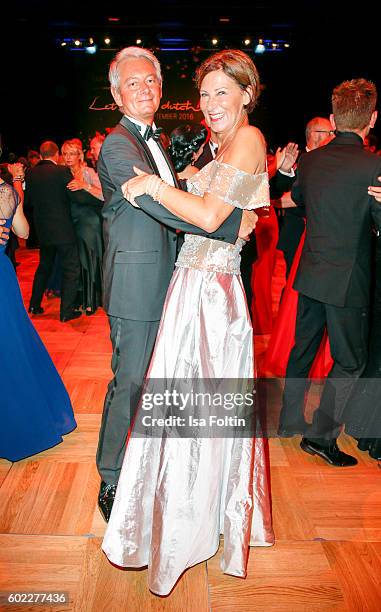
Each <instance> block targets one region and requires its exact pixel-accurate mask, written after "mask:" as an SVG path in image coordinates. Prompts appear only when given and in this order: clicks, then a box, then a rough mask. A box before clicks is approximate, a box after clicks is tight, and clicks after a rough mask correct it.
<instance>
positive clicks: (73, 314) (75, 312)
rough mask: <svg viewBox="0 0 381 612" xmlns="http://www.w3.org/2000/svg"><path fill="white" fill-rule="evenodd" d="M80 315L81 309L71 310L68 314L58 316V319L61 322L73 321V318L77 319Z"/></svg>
mask: <svg viewBox="0 0 381 612" xmlns="http://www.w3.org/2000/svg"><path fill="white" fill-rule="evenodd" d="M80 316H82V311H81V310H73V312H71V313H70V314H68V315H66V316H64V317H60V321H61V323H67V321H73V319H78V318H79V317H80Z"/></svg>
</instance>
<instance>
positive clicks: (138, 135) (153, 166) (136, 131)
mask: <svg viewBox="0 0 381 612" xmlns="http://www.w3.org/2000/svg"><path fill="white" fill-rule="evenodd" d="M119 123H120V124H121V125H122V126H123V127H124V128H125V129H126V130H128V131H129V132H130V134H132V135H133V136H135V138H136V139H137V140H138V142H139V144H140V145H141V146H142V148H143V150H144V153H145V154H146V157H147V160H148V165H149V166H150V167H151V169H152V170H153V172H154V174H157V175H159V176H160V174H159V169H158V167H157V165H156V162H155V160H154V158H153V156H152V153H151V151H150V149H149V146H148V145H147V143H146V141H145V140H144V138H143V136H142V135H141V133H140V131H139V129H138V128H137V127H136V125H135V124H134V123H132V121H130V120H129V119H127V117H125V116H123V117H122V118H121V120H120V122H119Z"/></svg>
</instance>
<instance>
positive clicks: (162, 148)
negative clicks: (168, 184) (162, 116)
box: [157, 140, 181, 189]
mask: <svg viewBox="0 0 381 612" xmlns="http://www.w3.org/2000/svg"><path fill="white" fill-rule="evenodd" d="M157 144H158V145H159V149H160V151H161V152H162V154H163V156H164V158H165V161H166V162H167V164H168V166H169V169H170V171H171V174H172V178H173V182H174V184H175V187H177V189H181V187H180V183H179V179H178V178H177V174H176V170H175V169H174V167H173V164H172V160H171V158H170V157H169V155H168V153H167V151H166V150H165V148H164V147H163V145H162V144H161V140H158V141H157Z"/></svg>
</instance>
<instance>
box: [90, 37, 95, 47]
mask: <svg viewBox="0 0 381 612" xmlns="http://www.w3.org/2000/svg"><path fill="white" fill-rule="evenodd" d="M89 44H90V45H93V44H94V38H91V36H90V38H89Z"/></svg>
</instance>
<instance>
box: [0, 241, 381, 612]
mask: <svg viewBox="0 0 381 612" xmlns="http://www.w3.org/2000/svg"><path fill="white" fill-rule="evenodd" d="M37 259H38V252H37V251H26V250H24V249H21V250H20V251H19V252H18V260H19V261H20V262H21V265H20V266H19V268H18V277H19V281H20V285H21V288H22V292H23V296H24V300H25V303H26V304H28V299H29V295H30V290H31V282H32V278H33V273H34V269H35V267H36V264H37ZM280 271H281V264H278V266H277V271H276V272H277V274H276V276H275V279H274V300H275V306H276V301H277V296H279V293H280V289H281V285H282V280H281V274H280ZM44 306H45V307H46V312H45V314H44V315H43V316H41V317H38V318H35V319H34V324H35V326H36V328H37V330H38V332H39V333H40V335H41V337H42V338H43V340H44V342H45V344H46V346H47V348H48V350H49V351H50V354H51V355H52V358H53V360H54V362H55V364H56V366H57V368H58V370H59V372H60V374H61V375H62V377H63V380H64V382H65V384H66V386H67V389H68V390H69V393H70V396H71V398H72V401H73V405H74V408H75V413H76V418H77V421H78V428H77V429H76V430H75V431H74V432H73V433H71V434H70V435H68V436H66V438H65V440H64V442H63V443H62V444H60V445H58V446H56V447H55V448H53V449H51V450H49V451H46V452H44V453H41V454H39V455H35V456H34V457H31V458H30V459H26V460H24V461H20V462H17V463H14V464H11V463H9V462H7V461H4V460H2V461H0V508H1V510H0V591H12V590H17V591H23V592H30V591H32V592H39V591H42V590H43V591H67V592H68V593H69V598H70V601H69V604H67V605H63V604H61V605H58V606H54V607H52V606H49V605H41V604H40V605H35V606H32V605H28V606H17V605H12V606H8V607H7V606H3V607H2V608H1V609H2V610H7V611H8V610H9V611H10V612H11V611H12V610H13V611H17V610H19V611H25V610H33V611H34V610H35V611H37V612H45V611H47V610H54V611H55V612H58V611H61V610H62V611H63V610H73V611H78V612H92V611H94V612H103V611H105V612H106V611H107V612H120V611H126V612H146V611H152V612H159V611H165V612H172V611H173V612H204V611H205V612H206V611H208V610H212V611H213V612H251V611H266V612H267V611H271V610H276V611H278V612H281V611H285V612H299V611H302V610H303V611H304V610H305V611H307V610H308V611H309V612H311V611H322V610H330V611H340V612H344V611H345V612H349V611H359V612H360V611H361V612H362V611H364V612H365V611H367V612H378V611H379V610H381V486H380V485H381V470H380V469H379V467H378V465H377V463H376V462H375V461H372V460H370V459H369V457H368V456H367V455H366V454H364V453H360V452H359V451H358V450H357V449H356V448H355V446H354V444H353V443H352V441H351V440H350V439H349V438H344V439H343V440H341V445H342V446H343V448H346V449H347V450H348V451H349V452H352V453H353V454H354V455H355V456H356V457H357V458H358V459H359V465H358V466H356V467H354V468H347V469H345V470H340V469H337V468H336V469H335V468H332V467H330V466H328V465H326V464H324V463H323V462H322V461H320V460H318V459H316V458H314V457H311V456H309V455H306V454H305V453H303V452H302V451H300V449H299V446H298V444H299V439H298V438H295V439H288V440H278V439H274V440H271V443H270V452H271V466H272V471H271V478H272V497H273V517H274V529H275V534H276V544H275V546H274V547H272V548H263V549H251V551H250V557H249V567H248V577H247V579H246V580H242V579H239V578H233V577H230V576H226V575H224V574H222V572H221V570H220V567H219V557H220V553H218V554H217V555H216V556H215V557H213V558H212V559H210V560H209V561H208V562H206V563H201V564H199V565H197V566H196V567H194V568H192V569H190V570H188V571H187V572H186V573H185V574H184V575H183V576H182V578H181V579H180V581H179V582H178V584H177V586H176V587H175V589H174V591H173V592H172V594H171V595H170V596H169V597H166V598H162V597H156V596H154V595H152V594H151V593H150V592H149V591H148V590H147V585H146V570H144V569H142V570H140V571H133V570H124V571H123V570H120V569H117V568H115V567H113V566H112V565H111V564H110V563H109V562H108V561H107V559H106V558H105V556H104V555H103V553H102V552H101V549H100V545H101V540H102V536H103V533H104V529H105V524H104V522H103V520H102V518H101V517H100V515H99V512H98V510H97V503H96V502H97V492H98V487H99V477H98V474H97V471H96V468H95V451H96V444H97V436H98V429H99V423H100V416H101V411H102V405H103V398H104V395H105V391H106V386H107V382H108V380H109V378H110V375H111V372H110V368H109V363H110V353H111V347H110V342H109V338H108V324H107V319H106V316H105V315H104V313H103V312H99V313H97V314H96V315H95V316H92V317H84V316H83V317H81V319H79V320H76V321H74V322H71V323H67V324H61V323H60V322H59V320H58V300H57V299H51V300H45V302H44ZM267 341H268V337H266V336H262V337H258V338H257V339H256V352H257V359H260V358H261V355H263V352H264V350H265V347H266V343H267Z"/></svg>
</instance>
